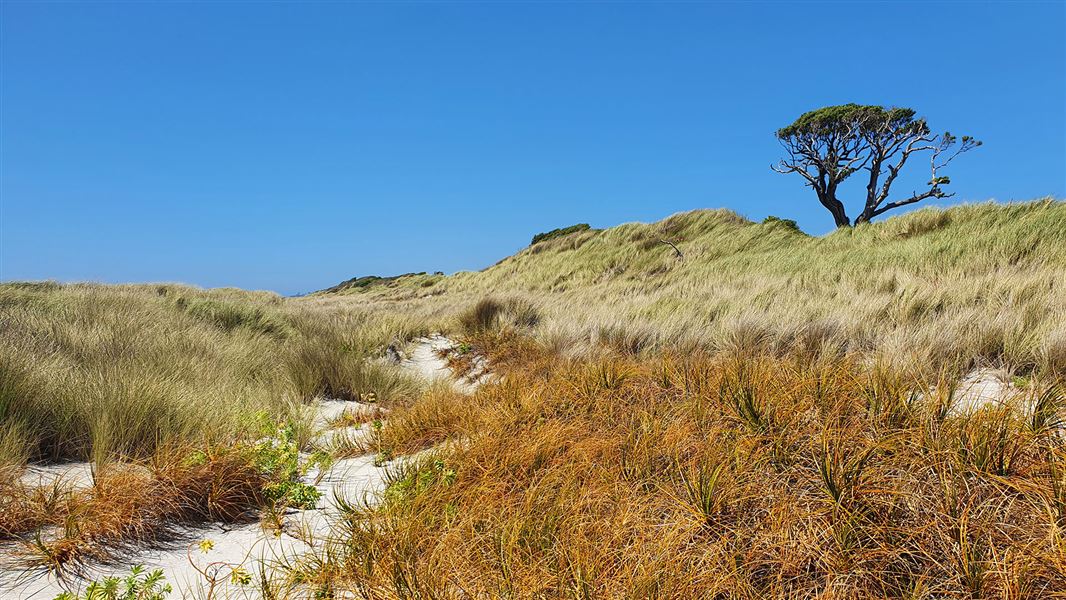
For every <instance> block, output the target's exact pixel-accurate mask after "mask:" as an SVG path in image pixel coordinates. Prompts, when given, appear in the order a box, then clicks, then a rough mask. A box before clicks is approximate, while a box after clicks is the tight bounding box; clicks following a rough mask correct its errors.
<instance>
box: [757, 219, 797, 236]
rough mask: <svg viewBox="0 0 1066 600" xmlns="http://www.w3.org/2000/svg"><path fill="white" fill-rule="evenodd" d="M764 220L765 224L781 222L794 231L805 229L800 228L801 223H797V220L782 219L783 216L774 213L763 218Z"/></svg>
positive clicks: (780, 223)
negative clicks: (776, 215)
mask: <svg viewBox="0 0 1066 600" xmlns="http://www.w3.org/2000/svg"><path fill="white" fill-rule="evenodd" d="M762 222H763V225H772V224H779V225H782V226H784V227H785V228H786V229H791V230H792V231H795V232H796V233H803V230H801V229H800V228H799V225H797V224H796V221H794V220H793V219H782V218H781V217H775V216H773V215H770V216H768V217H766V218H765V219H763V220H762Z"/></svg>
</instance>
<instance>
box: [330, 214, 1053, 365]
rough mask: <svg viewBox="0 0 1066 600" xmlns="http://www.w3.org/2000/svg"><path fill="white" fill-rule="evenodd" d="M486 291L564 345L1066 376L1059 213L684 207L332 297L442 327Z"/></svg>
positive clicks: (550, 337)
mask: <svg viewBox="0 0 1066 600" xmlns="http://www.w3.org/2000/svg"><path fill="white" fill-rule="evenodd" d="M662 239H665V240H669V241H671V242H674V243H676V244H677V245H678V246H679V248H680V249H681V250H682V252H684V255H685V258H684V260H683V261H681V260H677V259H676V258H675V256H674V252H673V250H672V249H671V248H669V247H668V246H666V245H665V244H662V243H661V242H660V240H662ZM488 295H495V296H520V297H524V298H526V299H528V300H530V301H532V302H534V303H535V304H536V305H537V307H538V308H539V309H540V310H541V311H542V312H543V313H544V314H545V315H546V316H547V319H546V323H545V326H543V327H541V328H540V329H541V330H540V335H541V336H543V337H546V338H548V339H555V340H556V341H557V342H559V343H572V342H573V341H574V340H578V341H580V340H585V341H600V342H603V341H606V342H608V343H610V344H612V345H615V346H619V347H622V348H627V349H640V348H643V347H645V346H647V345H649V344H653V345H654V344H666V345H674V344H677V343H684V342H698V343H700V344H704V345H710V346H721V345H723V344H728V343H732V342H735V341H736V340H737V338H738V337H740V338H744V337H748V338H751V337H755V338H766V339H771V340H776V341H778V342H785V343H793V342H795V341H796V340H799V339H810V338H812V337H813V338H818V339H823V338H826V337H830V338H834V339H838V340H847V342H846V343H847V344H848V345H849V346H850V347H853V348H854V347H877V348H881V349H883V350H885V352H886V355H889V356H896V357H901V356H903V357H907V359H911V358H913V359H914V360H915V361H917V362H923V363H924V362H929V361H930V360H932V361H935V362H942V361H945V360H952V361H955V362H959V361H962V362H966V361H970V362H972V361H973V360H982V361H986V362H993V363H1001V364H1005V365H1007V366H1010V367H1013V368H1017V369H1022V370H1026V369H1028V368H1032V367H1037V368H1044V369H1054V370H1061V369H1063V368H1066V203H1063V202H1061V201H1052V200H1040V201H1034V202H1028V203H1016V204H1008V205H1003V204H993V203H987V204H979V205H966V206H959V207H955V208H951V209H947V210H941V209H934V208H927V209H924V210H920V211H916V212H913V213H910V214H906V215H901V216H897V217H893V218H890V219H887V220H886V221H884V222H881V223H875V224H871V225H865V226H861V227H857V228H855V229H845V230H839V231H836V232H834V233H832V234H829V235H827V236H824V237H810V236H807V235H804V234H803V233H801V232H799V231H796V230H794V229H791V228H790V227H788V226H787V225H786V224H784V223H781V222H775V223H765V224H757V223H752V222H750V221H747V220H745V219H743V218H741V217H739V216H737V215H735V214H733V213H731V212H729V211H724V210H700V211H692V212H687V213H681V214H678V215H674V216H672V217H670V218H668V219H665V220H663V221H661V222H658V223H652V224H638V223H631V224H625V225H620V226H618V227H613V228H610V229H606V230H603V231H597V232H582V233H577V234H573V235H569V236H565V237H562V238H557V239H553V240H550V241H547V242H543V243H541V244H535V245H533V246H530V247H528V248H526V249H524V250H522V251H521V252H519V253H517V254H515V255H514V256H511V257H508V258H506V259H504V260H502V261H500V262H499V263H498V264H496V265H494V266H492V267H490V268H488V269H485V270H484V271H480V272H463V273H458V274H456V275H453V276H450V277H443V276H434V275H429V276H417V275H416V276H407V277H402V278H399V279H396V280H393V281H391V282H389V283H388V284H387V285H376V286H374V285H372V286H368V287H364V288H360V289H350V290H346V291H343V292H341V293H339V294H332V295H331V296H332V297H334V298H349V297H350V298H358V299H359V301H360V303H363V302H367V301H370V302H371V303H375V304H377V305H378V306H379V307H381V308H384V309H391V310H398V311H402V312H405V313H412V312H413V313H418V314H422V315H426V316H430V317H433V318H437V319H444V320H447V319H449V318H450V317H451V316H453V315H454V313H455V312H456V311H458V310H461V309H463V308H465V307H466V306H468V305H469V304H471V303H473V302H474V301H476V300H478V299H480V298H482V297H485V296H488Z"/></svg>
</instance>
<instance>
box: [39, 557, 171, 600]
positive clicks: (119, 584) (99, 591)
mask: <svg viewBox="0 0 1066 600" xmlns="http://www.w3.org/2000/svg"><path fill="white" fill-rule="evenodd" d="M165 580H166V577H164V576H163V570H162V569H156V570H154V571H152V572H151V573H146V572H145V569H144V566H143V565H135V566H134V567H133V568H132V569H130V574H129V575H127V576H126V577H124V578H122V579H119V578H118V577H107V578H104V579H102V580H100V581H94V582H92V583H90V584H89V585H88V586H86V588H85V593H84V594H83V595H81V596H77V595H75V594H72V593H70V592H64V593H62V594H60V595H58V596H56V598H55V600H79V599H84V600H163V599H164V598H166V597H167V596H169V595H170V592H171V591H173V590H172V588H171V587H170V584H169V583H166V582H165Z"/></svg>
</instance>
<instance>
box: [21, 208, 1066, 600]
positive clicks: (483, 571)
mask: <svg viewBox="0 0 1066 600" xmlns="http://www.w3.org/2000/svg"><path fill="white" fill-rule="evenodd" d="M1064 250H1066V203H1063V202H1061V201H1055V200H1051V199H1046V200H1038V201H1033V202H1026V203H1013V204H993V203H988V204H980V205H967V206H958V207H954V208H951V209H934V208H928V209H923V210H919V211H915V212H912V213H909V214H905V215H901V216H897V217H892V218H890V219H887V220H884V221H882V222H876V223H867V224H863V225H860V226H856V227H854V228H847V229H841V230H838V231H836V232H834V233H831V234H829V235H826V236H822V237H812V236H808V235H806V234H804V233H803V232H802V231H800V230H798V229H797V228H796V227H795V224H794V223H791V222H789V221H787V220H784V219H767V220H766V221H764V222H762V223H754V222H751V221H747V220H745V219H743V218H741V217H739V216H737V215H736V214H734V213H731V212H729V211H724V210H715V211H693V212H689V213H682V214H679V215H674V216H672V217H670V218H667V219H665V220H663V221H660V222H658V223H652V224H635V223H634V224H626V225H621V226H618V227H612V228H609V229H603V230H595V229H591V228H587V227H586V226H584V225H582V226H579V227H573V228H561V229H560V230H558V231H556V232H554V233H553V234H552V235H548V236H544V237H541V238H540V239H538V240H537V241H536V243H534V244H531V245H530V246H529V247H527V248H525V249H523V250H522V251H520V252H518V253H517V254H515V255H514V256H511V257H508V258H506V259H504V260H502V261H500V262H499V263H497V264H496V265H493V266H491V267H489V268H487V269H485V270H483V271H480V272H464V273H458V274H455V275H451V276H445V275H443V274H440V273H437V274H432V275H430V274H424V273H420V274H409V275H405V276H399V277H357V278H354V279H351V280H349V281H348V282H345V283H342V284H340V285H338V286H334V287H333V288H330V289H329V290H327V291H323V292H320V293H318V294H314V295H311V296H308V297H303V298H281V297H279V296H277V295H274V294H271V293H262V292H244V291H240V290H200V289H196V288H191V287H186V286H180V285H138V286H105V285H93V284H72V285H58V284H53V283H7V284H2V285H0V544H2V543H4V542H10V541H15V542H19V543H21V544H23V546H24V547H28V548H29V549H30V554H31V555H32V557H33V558H34V560H35V561H36V562H37V564H40V565H42V566H45V567H48V568H51V569H54V570H61V569H62V568H64V566H65V565H76V564H78V563H79V562H84V561H89V560H105V559H109V558H113V554H112V552H111V550H112V549H114V548H119V547H122V546H124V545H127V546H128V545H132V544H138V543H141V542H144V541H146V540H153V539H159V538H161V537H165V536H166V535H167V533H168V529H169V528H170V527H171V526H172V525H173V524H174V523H189V522H205V521H233V522H236V521H241V520H248V519H254V518H256V517H257V515H262V514H266V513H271V512H273V513H277V512H278V510H279V509H284V508H285V506H286V505H298V504H300V503H301V502H303V501H304V500H305V498H303V496H302V495H301V494H302V493H303V490H302V489H301V488H300V487H299V485H300V484H299V478H298V477H297V476H296V475H295V474H296V472H297V471H298V470H299V469H301V468H303V465H304V463H303V462H301V461H305V460H331V459H334V458H338V457H341V456H347V455H350V454H351V453H353V452H365V451H368V450H369V451H373V452H375V453H377V457H378V462H379V463H381V464H387V465H388V470H389V473H390V474H389V477H388V481H387V486H386V489H385V491H384V492H383V493H382V494H381V495H380V497H379V498H378V500H377V502H370V503H364V502H359V501H357V500H359V499H344V498H339V499H338V502H339V503H340V507H341V509H342V512H343V518H342V519H340V520H339V522H338V523H336V524H335V526H334V530H333V532H332V535H331V536H330V538H329V540H328V543H326V544H325V545H322V546H316V547H315V548H313V550H312V551H311V552H310V553H309V554H308V555H306V556H304V557H303V558H302V559H300V560H294V561H286V562H284V563H279V564H277V565H275V566H274V569H275V573H276V575H277V576H276V577H274V578H272V579H271V580H270V581H269V582H267V581H263V582H258V583H257V585H260V589H259V590H258V592H259V593H260V594H261V595H263V596H264V597H274V598H303V597H318V598H324V597H345V598H349V597H356V598H365V599H367V600H370V599H374V600H377V599H413V598H469V597H479V598H490V597H491V598H496V597H500V598H703V597H706V598H723V599H725V598H738V599H739V598H808V597H819V598H873V597H877V598H880V597H900V598H984V597H989V598H1043V597H1050V596H1052V595H1054V594H1063V593H1066V558H1064V556H1066V554H1064V553H1063V549H1066V478H1064V477H1066V462H1064V461H1066V446H1064V445H1063V441H1062V440H1063V436H1062V432H1063V423H1064V421H1063V417H1062V415H1063V413H1062V403H1063V400H1064V398H1063V391H1062V390H1063V388H1062V385H1061V381H1062V379H1063V376H1064V375H1066V251H1064ZM431 332H442V333H445V334H446V335H448V336H450V337H451V338H452V339H453V340H454V341H455V345H454V346H453V347H452V349H451V350H450V351H448V352H447V359H448V360H449V361H450V364H451V365H452V367H453V369H454V370H455V371H456V372H460V373H470V374H480V371H481V370H482V369H484V367H485V365H486V364H487V365H488V366H489V370H490V372H491V377H490V378H489V379H488V382H487V383H485V384H483V385H481V386H480V387H478V388H477V390H476V391H475V392H473V393H472V394H466V393H464V392H463V391H462V390H460V389H455V388H452V387H448V386H425V385H422V384H420V383H418V382H417V381H414V380H412V379H411V378H410V377H409V376H408V375H405V374H404V373H403V372H401V371H400V370H398V369H396V368H394V367H392V366H390V365H389V364H387V361H384V360H380V358H381V357H383V356H385V355H386V354H387V352H393V351H394V350H395V349H396V348H403V346H404V344H405V343H406V342H408V341H410V340H412V339H414V338H416V337H419V336H423V335H427V334H429V333H431ZM386 348H388V350H386ZM985 367H992V368H996V369H998V370H999V371H1000V373H1001V374H1002V377H1003V378H1006V379H1007V380H1008V381H1009V383H1010V385H1009V386H1007V385H1005V386H1004V388H1003V389H1006V390H1008V393H1006V395H1004V396H1003V397H1002V398H1000V399H999V400H1001V402H992V403H985V404H977V405H975V404H973V403H968V402H964V401H963V399H962V396H963V390H961V389H960V384H959V382H960V378H961V377H963V376H964V375H966V374H967V373H970V372H973V371H974V370H975V369H982V368H985ZM371 394H372V397H373V398H374V399H375V400H376V401H377V402H378V404H379V406H377V407H374V409H373V412H367V413H362V414H361V415H351V414H350V415H347V416H345V417H343V418H344V419H349V420H353V419H354V420H353V421H352V422H351V423H348V424H351V425H356V424H360V423H362V420H366V419H369V420H370V423H371V427H370V428H369V434H368V435H369V437H368V438H367V439H366V440H365V441H362V442H360V443H358V444H353V445H350V446H345V447H338V448H334V449H332V451H334V453H335V456H318V455H317V454H316V452H317V453H321V451H322V449H321V448H315V447H313V445H312V444H311V438H312V434H313V432H312V425H311V417H310V411H309V407H310V406H311V405H312V404H313V403H314V402H315V401H316V399H321V398H337V399H343V400H352V401H365V399H366V398H367V397H370V395H371ZM368 415H369V416H368ZM356 421H358V422H356ZM279 436H280V437H279ZM264 439H267V440H272V441H271V442H270V443H269V444H267V445H265V446H264V445H263V443H262V441H263V440H264ZM63 460H90V461H92V464H93V466H94V480H93V482H91V486H90V487H88V488H86V489H82V490H73V489H70V488H65V487H62V486H56V487H55V488H54V489H42V488H39V487H34V486H31V485H27V484H25V483H24V482H23V481H22V480H21V479H20V475H21V473H22V472H23V470H24V469H25V468H26V466H27V465H28V464H34V463H41V462H47V463H54V462H55V461H63ZM279 490H281V491H280V492H279ZM40 532H47V535H45V536H41V535H39V534H40Z"/></svg>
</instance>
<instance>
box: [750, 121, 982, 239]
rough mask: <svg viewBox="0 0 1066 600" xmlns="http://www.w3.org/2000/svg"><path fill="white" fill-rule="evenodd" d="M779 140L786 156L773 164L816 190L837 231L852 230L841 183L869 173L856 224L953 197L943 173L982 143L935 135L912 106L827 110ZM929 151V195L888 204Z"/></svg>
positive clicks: (790, 129)
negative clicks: (907, 168)
mask: <svg viewBox="0 0 1066 600" xmlns="http://www.w3.org/2000/svg"><path fill="white" fill-rule="evenodd" d="M777 139H778V140H780V142H781V145H782V146H784V148H785V150H786V151H787V152H788V158H786V159H784V160H782V161H781V162H780V163H778V164H777V165H775V166H771V168H772V169H773V170H774V171H777V172H778V173H798V174H799V175H801V176H802V177H803V178H804V179H806V180H807V185H808V186H810V187H811V188H813V189H814V192H815V193H816V194H817V195H818V201H819V202H821V203H822V206H824V207H825V208H826V209H827V210H828V211H829V212H830V213H831V214H832V215H833V220H834V221H836V224H837V227H845V226H850V225H851V224H852V221H851V219H849V218H848V215H847V211H846V210H845V208H844V204H843V202H841V201H840V199H839V198H837V189H838V188H839V186H840V184H841V183H842V182H843V181H844V180H846V179H847V178H848V177H851V176H852V175H854V174H855V173H858V172H860V171H863V170H865V171H867V172H868V174H869V179H868V181H867V184H866V204H865V206H864V207H863V210H862V212H861V213H860V214H859V216H858V217H856V218H855V221H854V224H856V225H858V224H859V223H866V222H869V221H870V219H872V218H874V217H876V216H877V215H880V214H882V213H885V212H887V211H890V210H892V209H894V208H899V207H901V206H906V205H908V204H914V203H915V202H921V201H922V200H925V199H927V198H949V197H951V196H952V195H954V194H949V193H947V192H945V191H944V188H943V186H945V185H947V184H949V183H951V180H950V179H949V178H948V177H947V176H945V175H941V174H940V169H943V168H944V167H945V166H947V165H948V163H950V162H951V161H952V160H954V159H955V157H956V156H958V155H959V154H962V153H963V152H968V151H970V150H973V149H974V148H976V147H978V146H980V145H981V142H979V141H977V140H975V139H973V138H972V137H970V136H966V135H964V136H962V138H961V139H959V138H956V137H955V136H953V135H951V134H950V133H948V132H944V133H943V134H934V133H931V131H930V129H929V125H928V124H927V123H926V122H925V119H923V118H915V112H914V110H913V109H910V108H885V107H883V106H860V105H858V104H844V105H841V106H828V107H825V108H820V109H818V110H812V111H810V112H808V113H805V114H803V115H802V116H800V118H798V119H796V122H795V123H793V124H791V125H789V126H788V127H785V128H783V129H779V130H778V131H777ZM925 152H928V153H929V154H928V156H929V165H930V169H931V171H932V173H931V175H930V179H929V182H928V184H926V185H928V186H929V188H928V189H926V190H925V191H920V192H919V191H913V192H912V193H911V195H910V196H906V197H903V198H899V199H894V200H889V198H888V195H889V190H890V189H891V187H892V184H893V183H894V182H895V181H896V178H897V177H898V176H899V173H900V171H901V170H902V169H903V167H904V165H906V164H907V161H908V160H909V159H910V158H911V157H912V156H913V155H915V154H918V153H925Z"/></svg>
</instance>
